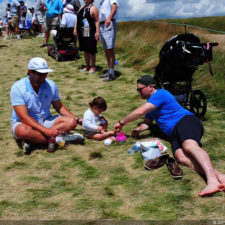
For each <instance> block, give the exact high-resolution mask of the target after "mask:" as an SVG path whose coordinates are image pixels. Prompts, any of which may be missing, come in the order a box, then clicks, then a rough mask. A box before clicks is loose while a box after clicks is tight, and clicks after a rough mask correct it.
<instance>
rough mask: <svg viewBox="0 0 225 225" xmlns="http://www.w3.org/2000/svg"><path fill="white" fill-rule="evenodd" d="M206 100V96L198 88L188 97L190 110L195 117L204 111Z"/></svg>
mask: <svg viewBox="0 0 225 225" xmlns="http://www.w3.org/2000/svg"><path fill="white" fill-rule="evenodd" d="M206 109H207V101H206V97H205V95H204V94H203V92H202V91H200V90H195V91H193V93H192V94H191V97H190V110H191V112H193V113H194V114H195V115H196V116H197V117H203V116H204V115H205V113H206Z"/></svg>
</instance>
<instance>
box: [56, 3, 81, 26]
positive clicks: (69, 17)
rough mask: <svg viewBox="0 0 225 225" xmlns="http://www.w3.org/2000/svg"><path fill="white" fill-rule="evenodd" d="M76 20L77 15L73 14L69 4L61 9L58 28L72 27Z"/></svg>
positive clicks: (72, 8)
mask: <svg viewBox="0 0 225 225" xmlns="http://www.w3.org/2000/svg"><path fill="white" fill-rule="evenodd" d="M76 20H77V15H76V14H75V13H74V7H73V6H72V5H71V4H67V5H66V6H65V8H64V9H63V15H62V20H61V23H60V27H74V25H75V23H76Z"/></svg>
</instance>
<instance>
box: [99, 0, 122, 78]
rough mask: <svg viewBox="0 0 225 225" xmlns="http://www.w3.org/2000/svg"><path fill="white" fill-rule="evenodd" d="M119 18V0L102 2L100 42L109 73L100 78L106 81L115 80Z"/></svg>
mask: <svg viewBox="0 0 225 225" xmlns="http://www.w3.org/2000/svg"><path fill="white" fill-rule="evenodd" d="M117 17H118V1H117V0H101V2H100V5H99V21H100V40H101V42H102V45H103V48H104V51H105V55H106V59H107V63H108V72H107V73H106V74H103V75H100V76H99V77H100V78H105V79H104V81H112V80H115V74H114V65H115V52H114V48H115V40H116V31H117V24H116V18H117Z"/></svg>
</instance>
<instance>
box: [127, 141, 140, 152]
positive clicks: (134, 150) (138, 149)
mask: <svg viewBox="0 0 225 225" xmlns="http://www.w3.org/2000/svg"><path fill="white" fill-rule="evenodd" d="M138 151H140V146H139V145H137V144H135V145H134V146H133V147H131V148H129V149H128V151H127V153H128V154H129V155H133V154H134V153H136V152H138Z"/></svg>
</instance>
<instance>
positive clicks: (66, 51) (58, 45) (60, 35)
mask: <svg viewBox="0 0 225 225" xmlns="http://www.w3.org/2000/svg"><path fill="white" fill-rule="evenodd" d="M53 41H54V44H52V45H49V46H48V55H49V56H52V57H53V58H55V59H56V60H57V61H58V62H59V61H63V60H66V59H73V60H74V59H79V58H80V56H79V50H78V48H75V47H74V43H75V37H74V35H73V27H69V28H67V27H59V28H57V34H56V35H53Z"/></svg>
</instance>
